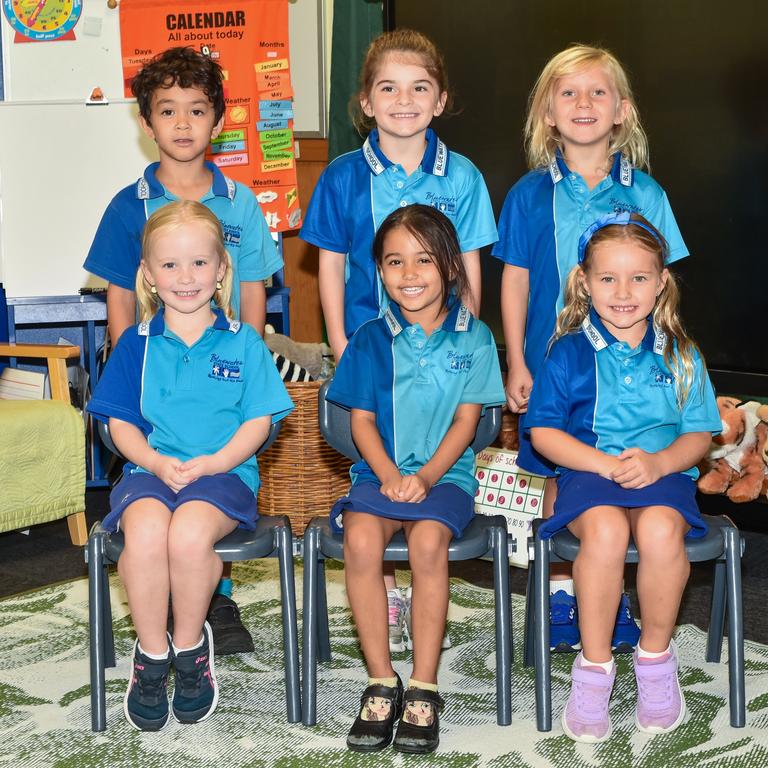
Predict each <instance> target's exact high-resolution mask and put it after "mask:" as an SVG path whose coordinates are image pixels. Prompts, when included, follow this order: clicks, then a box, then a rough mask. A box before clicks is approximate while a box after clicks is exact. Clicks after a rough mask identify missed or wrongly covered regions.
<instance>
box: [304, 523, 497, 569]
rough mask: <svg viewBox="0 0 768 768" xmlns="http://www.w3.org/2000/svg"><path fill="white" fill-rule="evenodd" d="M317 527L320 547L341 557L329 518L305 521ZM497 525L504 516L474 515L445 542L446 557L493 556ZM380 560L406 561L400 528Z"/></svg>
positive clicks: (341, 541) (339, 542) (341, 545)
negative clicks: (455, 536) (458, 533)
mask: <svg viewBox="0 0 768 768" xmlns="http://www.w3.org/2000/svg"><path fill="white" fill-rule="evenodd" d="M309 525H310V526H313V527H315V528H319V529H320V551H321V552H322V553H323V555H325V556H326V557H328V558H332V559H334V560H343V559H344V535H343V534H341V533H336V532H335V531H334V530H333V529H332V528H331V523H330V518H328V517H316V518H314V519H313V520H311V521H310V523H309ZM498 526H501V527H502V528H505V529H506V519H505V518H504V517H503V516H502V515H495V516H489V515H475V516H474V518H472V521H471V522H470V524H469V525H468V526H467V527H466V529H465V531H464V535H463V536H462V537H461V538H460V539H452V540H451V543H450V544H449V546H448V560H450V561H455V560H473V559H475V558H490V559H493V548H494V545H493V540H492V538H491V535H492V531H493V529H494V528H495V527H498ZM384 560H388V561H395V562H407V561H408V543H407V542H406V540H405V534H404V533H403V531H398V532H397V533H396V534H395V535H394V536H393V537H392V539H391V541H390V542H389V544H388V545H387V548H386V549H385V550H384Z"/></svg>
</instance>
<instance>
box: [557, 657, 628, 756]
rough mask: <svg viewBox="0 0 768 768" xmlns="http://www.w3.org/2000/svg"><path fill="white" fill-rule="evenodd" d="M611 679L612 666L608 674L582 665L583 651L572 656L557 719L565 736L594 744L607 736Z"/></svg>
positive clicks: (613, 675) (612, 678) (613, 676)
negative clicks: (566, 692) (563, 702)
mask: <svg viewBox="0 0 768 768" xmlns="http://www.w3.org/2000/svg"><path fill="white" fill-rule="evenodd" d="M615 679H616V665H614V666H613V668H612V669H611V671H610V673H608V672H606V671H605V670H603V669H602V668H601V667H593V666H584V657H583V654H581V653H580V654H579V655H578V656H577V657H576V660H575V661H574V662H573V668H572V670H571V695H570V696H569V697H568V703H567V704H566V705H565V709H564V710H563V715H562V717H561V718H560V722H561V723H562V726H563V730H564V731H565V733H566V735H567V736H568V737H569V738H571V739H573V740H574V741H581V742H584V743H586V744H596V743H598V742H600V741H605V740H606V739H608V738H609V737H610V735H611V730H612V726H611V718H610V716H609V715H608V702H609V701H610V699H611V691H613V682H614V680H615Z"/></svg>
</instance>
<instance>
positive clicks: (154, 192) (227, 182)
mask: <svg viewBox="0 0 768 768" xmlns="http://www.w3.org/2000/svg"><path fill="white" fill-rule="evenodd" d="M159 167H160V163H151V164H150V165H148V166H147V167H146V168H145V170H144V175H143V176H142V177H141V178H140V179H139V180H138V181H137V182H136V198H137V199H139V200H151V199H152V198H155V197H163V196H164V195H165V187H164V186H163V185H162V183H161V182H160V181H158V178H157V169H158V168H159ZM205 167H206V168H207V169H208V170H209V171H210V172H211V173H212V174H213V182H212V183H211V193H212V194H213V195H214V196H215V197H226V198H228V199H229V201H230V202H232V201H234V199H235V192H236V190H237V185H236V184H235V182H234V181H232V179H228V178H227V177H226V176H225V175H224V174H223V173H222V172H221V171H220V170H219V167H218V166H217V165H216V164H215V163H211V162H209V161H207V160H206V161H205Z"/></svg>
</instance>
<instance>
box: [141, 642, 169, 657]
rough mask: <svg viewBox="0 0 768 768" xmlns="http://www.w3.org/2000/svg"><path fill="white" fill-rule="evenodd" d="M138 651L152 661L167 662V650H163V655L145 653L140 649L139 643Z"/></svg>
mask: <svg viewBox="0 0 768 768" xmlns="http://www.w3.org/2000/svg"><path fill="white" fill-rule="evenodd" d="M139 651H140V652H141V654H142V655H143V656H146V657H147V658H148V659H152V660H153V661H167V660H168V649H167V648H166V649H165V653H147V652H146V651H145V650H144V649H143V648H142V647H141V643H139Z"/></svg>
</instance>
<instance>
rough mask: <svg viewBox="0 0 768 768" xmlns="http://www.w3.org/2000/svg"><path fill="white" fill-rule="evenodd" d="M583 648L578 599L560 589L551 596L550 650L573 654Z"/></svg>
mask: <svg viewBox="0 0 768 768" xmlns="http://www.w3.org/2000/svg"><path fill="white" fill-rule="evenodd" d="M580 648H581V635H580V633H579V611H578V608H577V607H576V598H575V597H574V596H573V595H569V594H568V593H567V592H566V591H565V590H563V589H558V590H557V592H555V593H554V594H553V595H550V596H549V650H550V651H554V652H555V653H571V652H575V651H578V650H579V649H580Z"/></svg>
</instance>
